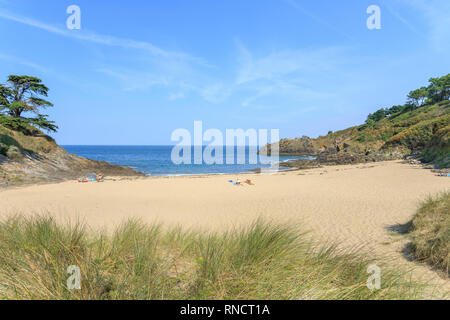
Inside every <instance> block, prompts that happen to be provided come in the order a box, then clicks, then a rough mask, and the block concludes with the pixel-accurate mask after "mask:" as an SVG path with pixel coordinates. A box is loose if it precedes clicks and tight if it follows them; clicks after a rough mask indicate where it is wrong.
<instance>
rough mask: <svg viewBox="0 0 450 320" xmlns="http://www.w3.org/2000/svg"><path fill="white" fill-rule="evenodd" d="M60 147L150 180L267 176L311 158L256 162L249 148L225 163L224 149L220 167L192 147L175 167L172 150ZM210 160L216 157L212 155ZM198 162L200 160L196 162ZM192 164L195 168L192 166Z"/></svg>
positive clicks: (244, 148)
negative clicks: (280, 167)
mask: <svg viewBox="0 0 450 320" xmlns="http://www.w3.org/2000/svg"><path fill="white" fill-rule="evenodd" d="M62 147H63V148H65V149H66V150H67V152H69V153H72V154H76V155H78V156H82V157H85V158H88V159H92V160H98V161H107V162H109V163H112V164H116V165H121V166H127V167H130V168H133V169H135V170H137V171H140V172H143V173H145V174H147V175H149V176H181V175H199V174H237V173H248V172H252V170H255V169H260V168H262V169H264V170H266V171H269V172H270V170H271V169H273V170H278V169H277V168H278V165H277V164H278V163H280V162H284V161H290V160H295V159H309V158H311V157H308V156H279V157H278V158H276V157H270V156H263V155H259V156H258V157H257V161H254V160H252V159H251V157H250V152H251V150H252V148H250V147H234V159H233V158H232V157H231V156H230V153H228V159H227V152H226V148H225V147H224V148H223V152H222V157H223V161H222V164H217V163H215V164H208V163H206V162H205V161H204V160H203V159H202V158H203V157H202V156H201V154H202V152H199V150H198V149H197V152H195V150H194V147H191V161H184V162H187V163H180V164H177V163H174V161H172V150H173V148H174V146H92V145H90V146H82V145H76V146H75V145H65V146H62ZM205 148H206V147H203V148H202V151H204V150H205ZM238 151H240V152H241V158H240V159H241V161H238ZM187 154H188V153H187ZM181 155H182V153H181ZM199 155H200V156H199ZM242 155H245V159H244V161H242V159H243V158H244V157H243V156H242ZM213 156H215V154H214V153H213ZM218 156H220V155H218ZM198 159H201V160H200V161H199V160H198ZM230 159H232V160H233V161H231V162H232V164H227V160H228V163H230ZM253 159H254V158H253ZM195 160H197V161H195ZM189 162H190V163H189ZM194 162H196V163H198V164H195V163H194ZM238 162H240V163H238ZM254 162H256V163H254Z"/></svg>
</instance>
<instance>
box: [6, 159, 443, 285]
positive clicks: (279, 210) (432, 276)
mask: <svg viewBox="0 0 450 320" xmlns="http://www.w3.org/2000/svg"><path fill="white" fill-rule="evenodd" d="M237 178H240V180H241V181H244V180H245V179H251V180H252V182H253V183H254V184H255V185H253V186H250V185H244V186H234V185H232V184H231V183H229V182H228V180H230V179H233V180H235V179H237ZM449 188H450V179H448V178H446V177H437V176H435V174H434V173H432V172H431V170H428V169H423V168H421V167H418V166H411V165H409V164H405V163H403V162H401V161H390V162H380V163H373V164H360V165H345V166H333V167H323V168H318V169H310V170H302V171H291V172H284V173H277V174H272V175H260V174H248V175H233V176H231V175H211V176H185V177H159V178H152V177H149V178H137V179H123V180H119V179H111V178H110V179H108V180H106V181H105V182H104V183H84V184H83V183H78V182H75V181H69V182H64V183H59V184H50V185H36V186H29V187H23V188H17V189H10V190H5V191H1V192H0V207H1V208H2V210H1V212H2V213H1V214H2V215H6V214H14V213H23V214H33V213H44V212H50V213H52V214H53V215H55V216H57V217H58V218H59V219H63V220H64V219H66V218H70V219H75V218H80V219H81V220H83V221H85V222H87V223H88V225H89V226H91V227H94V228H97V227H104V226H106V227H111V226H114V225H117V224H118V223H120V222H121V221H123V220H124V219H127V218H130V217H138V218H141V219H142V220H143V221H145V222H148V223H151V222H162V223H164V224H166V225H181V226H182V227H184V228H201V229H208V230H223V229H225V228H227V227H230V226H233V225H243V224H244V225H245V224H247V223H250V222H252V221H254V220H255V219H256V218H258V217H265V218H267V219H272V220H273V221H276V222H287V221H288V222H292V223H298V224H299V225H301V227H302V229H304V230H309V231H311V234H312V235H314V238H315V239H319V240H321V241H326V240H329V241H332V242H337V243H339V245H340V246H342V247H343V248H353V247H358V248H361V249H362V250H364V251H365V252H367V253H369V254H371V255H373V257H374V258H375V257H376V258H382V257H389V258H392V259H393V261H396V262H398V263H401V264H403V265H405V266H407V267H414V268H415V269H416V271H415V275H417V276H418V277H424V279H426V280H433V281H437V283H439V284H440V285H441V288H442V289H443V290H448V289H449V288H450V281H448V280H444V279H443V278H441V277H439V276H438V274H437V273H436V272H434V271H431V270H430V269H429V268H428V267H426V266H424V265H420V264H417V263H413V262H410V261H408V260H407V259H406V258H405V257H404V254H403V253H402V250H403V249H404V247H405V245H406V243H407V242H408V241H407V238H406V237H405V236H403V235H397V234H395V233H393V232H392V229H391V227H394V226H395V225H397V224H404V223H406V222H408V221H409V220H410V219H411V218H412V216H413V215H414V213H415V211H416V209H417V206H418V203H419V202H420V201H421V200H423V199H424V198H425V197H426V196H427V195H431V194H435V193H438V192H441V191H444V190H448V189H449Z"/></svg>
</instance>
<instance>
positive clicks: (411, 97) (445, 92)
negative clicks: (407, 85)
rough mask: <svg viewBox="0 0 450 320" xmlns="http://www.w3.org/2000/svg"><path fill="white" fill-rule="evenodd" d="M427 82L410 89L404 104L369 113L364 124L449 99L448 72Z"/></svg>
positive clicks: (449, 83) (449, 81) (449, 84)
mask: <svg viewBox="0 0 450 320" xmlns="http://www.w3.org/2000/svg"><path fill="white" fill-rule="evenodd" d="M429 83H430V84H429V86H428V87H421V88H419V89H416V90H413V91H411V92H410V93H409V94H408V96H407V101H406V104H405V105H399V106H392V107H391V108H381V109H379V110H377V111H376V112H374V113H371V114H369V115H368V117H367V120H366V125H373V124H375V123H376V122H378V121H380V120H382V119H384V118H386V117H388V116H391V115H394V114H399V113H403V112H406V111H410V110H414V109H416V108H420V107H422V106H424V105H427V104H433V103H438V102H441V101H444V100H449V99H450V74H447V75H446V76H443V77H440V78H431V79H430V80H429Z"/></svg>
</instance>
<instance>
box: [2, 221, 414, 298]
mask: <svg viewBox="0 0 450 320" xmlns="http://www.w3.org/2000/svg"><path fill="white" fill-rule="evenodd" d="M371 263H373V262H372V261H370V260H368V259H367V258H365V257H364V256H363V255H361V254H359V253H357V252H343V251H341V250H338V249H337V248H336V247H335V246H333V245H326V246H318V245H317V244H314V243H312V242H311V241H310V240H308V238H307V237H306V236H305V234H303V233H301V232H300V231H299V230H298V229H297V227H294V226H292V225H284V224H273V223H268V222H265V221H263V220H258V221H256V222H254V223H253V224H252V225H250V226H248V227H246V228H236V229H232V230H230V231H228V232H225V233H204V232H195V231H184V230H182V229H181V228H173V229H165V228H162V226H160V225H146V224H143V223H141V222H140V221H139V220H129V221H127V222H125V223H123V224H122V225H121V226H119V227H118V228H117V229H116V230H115V231H114V232H113V233H107V232H93V231H92V230H89V229H88V228H87V227H86V226H85V225H84V224H82V223H67V224H59V223H57V222H56V221H55V220H54V219H53V218H52V217H50V216H34V217H24V216H13V217H9V218H7V219H4V220H3V221H2V222H1V223H0V299H414V298H419V297H420V292H421V286H420V285H418V284H415V283H413V282H411V281H410V280H409V279H408V277H407V276H406V273H404V272H402V271H401V270H399V269H398V268H390V267H389V266H383V265H380V264H378V265H379V266H380V267H381V269H382V278H381V288H380V289H379V290H373V291H372V290H369V289H368V288H367V286H366V281H367V279H368V277H369V274H368V273H367V267H368V266H369V265H370V264H371ZM70 265H76V266H78V267H79V268H80V271H81V289H80V290H76V289H72V290H71V289H68V287H67V278H68V277H69V276H70V275H69V274H67V267H68V266H70Z"/></svg>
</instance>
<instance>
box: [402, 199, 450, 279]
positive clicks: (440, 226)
mask: <svg viewBox="0 0 450 320" xmlns="http://www.w3.org/2000/svg"><path fill="white" fill-rule="evenodd" d="M411 237H412V244H413V246H412V248H413V251H414V255H415V257H416V258H417V259H418V260H422V261H426V262H427V263H429V264H430V265H431V266H433V267H437V268H439V269H442V270H444V272H446V273H447V275H450V192H448V191H447V192H444V193H442V194H440V195H438V196H435V197H429V198H428V199H427V200H425V201H424V202H423V203H422V205H421V206H420V208H419V210H418V211H417V214H416V215H415V217H414V219H413V220H412V226H411Z"/></svg>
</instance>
